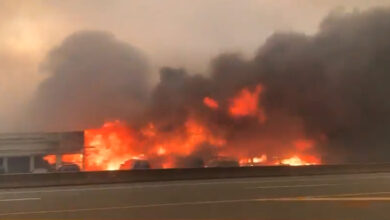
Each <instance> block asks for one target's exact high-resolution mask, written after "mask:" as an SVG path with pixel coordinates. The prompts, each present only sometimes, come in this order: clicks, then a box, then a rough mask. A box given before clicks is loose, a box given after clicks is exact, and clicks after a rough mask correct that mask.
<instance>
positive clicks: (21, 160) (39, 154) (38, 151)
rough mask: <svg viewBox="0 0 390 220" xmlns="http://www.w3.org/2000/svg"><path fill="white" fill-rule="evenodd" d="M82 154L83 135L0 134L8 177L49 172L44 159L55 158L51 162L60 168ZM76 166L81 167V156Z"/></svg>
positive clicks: (0, 161)
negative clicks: (18, 174)
mask: <svg viewBox="0 0 390 220" xmlns="http://www.w3.org/2000/svg"><path fill="white" fill-rule="evenodd" d="M83 152H84V132H61V133H18V134H16V133H15V134H0V165H1V166H0V167H1V168H2V169H3V171H4V172H5V173H28V172H33V171H34V170H35V169H39V168H45V169H48V168H49V164H48V163H46V161H45V160H44V159H43V158H44V157H45V156H47V155H54V157H53V159H54V160H52V161H50V162H51V163H53V164H55V165H56V167H59V166H60V165H62V164H63V163H64V162H67V159H68V158H69V157H70V156H69V155H82V154H83ZM63 159H64V160H63ZM72 160H74V159H72ZM77 163H78V164H81V165H82V156H81V157H80V156H79V161H77Z"/></svg>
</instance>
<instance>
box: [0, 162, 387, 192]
mask: <svg viewBox="0 0 390 220" xmlns="http://www.w3.org/2000/svg"><path fill="white" fill-rule="evenodd" d="M381 172H390V164H364V165H321V166H299V167H292V166H264V167H232V168H195V169H155V170H131V171H100V172H80V173H43V174H4V175H0V188H20V187H46V186H68V185H88V184H110V183H135V182H152V181H173V180H197V179H199V180H200V179H221V178H245V177H276V176H305V175H326V174H354V173H381Z"/></svg>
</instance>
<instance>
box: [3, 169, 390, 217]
mask: <svg viewBox="0 0 390 220" xmlns="http://www.w3.org/2000/svg"><path fill="white" fill-rule="evenodd" d="M227 218H229V219H266V220H270V219H283V220H286V219H297V220H298V219H299V220H303V219H311V220H320V219H327V220H328V219H332V220H335V219H342V220H348V219H351V220H352V219H353V220H357V219H386V220H388V219H390V173H380V174H359V175H328V176H307V177H273V178H248V179H223V180H199V181H175V182H154V183H137V184H134V183H133V184H112V185H91V186H77V187H74V186H72V187H45V188H30V189H12V190H0V219H62V220H63V219H77V220H86V219H94V220H98V219H121V220H124V219H227Z"/></svg>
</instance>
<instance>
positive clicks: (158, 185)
mask: <svg viewBox="0 0 390 220" xmlns="http://www.w3.org/2000/svg"><path fill="white" fill-rule="evenodd" d="M329 177H331V178H329ZM276 178H279V177H276ZM281 178H282V177H281ZM289 178H291V179H281V180H258V181H256V180H248V181H237V180H234V179H230V180H229V181H210V182H195V183H194V182H190V183H189V182H182V183H164V184H152V185H149V184H150V183H147V185H134V184H138V183H133V184H132V183H129V184H127V185H122V186H109V185H101V186H99V187H96V186H94V187H88V188H86V187H85V186H73V188H54V189H46V190H45V189H42V190H24V191H13V190H9V191H8V190H4V191H0V195H5V194H28V193H55V192H80V191H102V190H120V189H144V188H159V187H175V186H199V185H216V184H246V183H253V184H255V183H283V182H306V181H326V180H331V179H337V180H344V181H349V180H354V181H356V180H359V179H381V178H385V179H388V178H390V175H388V174H384V175H375V176H364V177H352V176H347V177H341V178H340V176H322V177H321V178H318V177H317V178H315V179H312V178H311V177H306V178H301V177H300V178H301V179H295V177H289ZM293 178H294V179H293ZM348 184H351V183H348ZM75 187H76V188H75Z"/></svg>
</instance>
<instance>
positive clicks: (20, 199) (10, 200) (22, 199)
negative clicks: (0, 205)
mask: <svg viewBox="0 0 390 220" xmlns="http://www.w3.org/2000/svg"><path fill="white" fill-rule="evenodd" d="M33 200H41V198H18V199H0V202H17V201H33Z"/></svg>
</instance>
